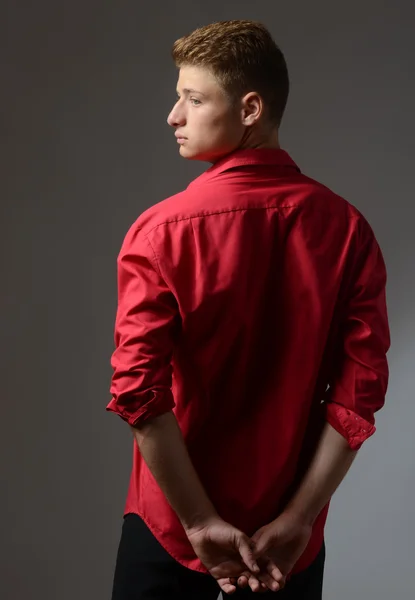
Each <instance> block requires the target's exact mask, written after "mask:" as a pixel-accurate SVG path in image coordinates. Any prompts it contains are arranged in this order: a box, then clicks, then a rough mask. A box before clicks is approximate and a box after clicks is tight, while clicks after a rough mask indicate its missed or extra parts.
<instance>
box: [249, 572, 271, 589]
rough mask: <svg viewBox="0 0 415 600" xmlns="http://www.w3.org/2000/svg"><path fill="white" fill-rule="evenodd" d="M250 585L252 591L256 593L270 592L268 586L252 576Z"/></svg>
mask: <svg viewBox="0 0 415 600" xmlns="http://www.w3.org/2000/svg"><path fill="white" fill-rule="evenodd" d="M248 583H249V587H250V588H251V590H252V591H253V592H255V593H263V592H266V591H268V588H267V586H266V585H265V584H264V583H262V582H261V581H259V580H258V579H257V578H256V577H255V576H254V575H251V576H250V578H249V581H248Z"/></svg>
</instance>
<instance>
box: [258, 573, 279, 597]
mask: <svg viewBox="0 0 415 600" xmlns="http://www.w3.org/2000/svg"><path fill="white" fill-rule="evenodd" d="M258 578H259V580H260V582H261V585H262V586H264V588H265V589H266V590H271V592H278V590H280V589H281V586H280V583H279V582H278V581H275V579H273V578H272V577H271V575H270V574H269V573H260V574H259V575H258Z"/></svg>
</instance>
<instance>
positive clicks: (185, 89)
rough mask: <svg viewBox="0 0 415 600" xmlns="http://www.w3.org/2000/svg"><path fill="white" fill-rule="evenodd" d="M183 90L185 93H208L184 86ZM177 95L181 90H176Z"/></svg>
mask: <svg viewBox="0 0 415 600" xmlns="http://www.w3.org/2000/svg"><path fill="white" fill-rule="evenodd" d="M183 92H184V93H185V94H200V95H201V96H205V95H206V94H203V93H202V92H199V91H198V90H194V89H193V88H184V89H183ZM176 93H177V95H179V90H176Z"/></svg>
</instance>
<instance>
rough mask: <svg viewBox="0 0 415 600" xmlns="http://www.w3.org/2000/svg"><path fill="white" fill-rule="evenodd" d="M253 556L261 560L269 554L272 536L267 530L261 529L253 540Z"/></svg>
mask: <svg viewBox="0 0 415 600" xmlns="http://www.w3.org/2000/svg"><path fill="white" fill-rule="evenodd" d="M251 543H252V548H253V554H254V557H255V558H259V557H260V556H262V555H263V554H265V553H266V552H267V550H268V549H269V547H270V546H271V535H270V532H269V531H267V529H261V530H259V531H257V533H255V534H254V535H253V536H252V538H251Z"/></svg>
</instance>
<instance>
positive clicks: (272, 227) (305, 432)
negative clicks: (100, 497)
mask: <svg viewBox="0 0 415 600" xmlns="http://www.w3.org/2000/svg"><path fill="white" fill-rule="evenodd" d="M173 56H174V59H175V62H176V65H177V66H178V68H179V69H180V73H179V80H178V86H177V93H178V99H177V102H176V104H175V105H174V107H173V109H172V111H171V113H170V115H169V117H168V123H169V125H171V126H172V127H173V128H174V130H175V135H176V137H177V143H178V145H179V152H180V154H181V156H183V157H185V158H188V159H192V160H203V161H208V162H210V163H212V166H211V167H210V168H209V169H208V170H207V171H206V172H205V173H203V174H202V175H201V176H200V177H198V178H197V179H196V180H195V181H193V182H192V183H191V184H190V185H189V187H188V188H187V189H186V190H185V191H183V192H181V193H179V194H177V195H175V196H173V197H171V198H168V199H167V200H165V201H164V202H161V203H160V204H157V205H156V206H154V207H152V208H151V209H149V210H147V211H146V212H145V213H144V214H143V215H141V217H140V218H139V219H138V220H137V221H136V223H135V224H134V225H133V226H132V228H131V229H130V230H129V232H128V234H127V236H126V238H125V240H124V243H123V246H122V249H121V252H120V255H119V258H118V269H119V270H118V286H119V304H118V311H117V318H116V334H115V340H116V350H115V352H114V354H113V358H112V365H113V368H114V374H113V380H112V386H111V392H112V400H111V402H110V403H109V405H108V410H111V411H113V412H115V413H117V414H118V415H120V417H121V418H122V419H124V420H125V421H126V422H127V423H129V425H130V426H131V428H132V431H133V433H134V438H135V441H134V461H133V469H132V474H131V481H130V486H129V491H128V497H127V503H126V507H125V519H124V525H123V532H122V536H121V541H120V546H119V551H118V558H117V565H116V572H115V578H114V588H113V600H127V599H128V600H133V599H134V600H138V599H144V598H145V599H164V598H165V599H167V598H176V597H177V598H182V599H186V598H187V599H190V598H192V599H197V600H204V599H206V600H208V599H212V600H214V599H215V598H216V597H217V595H218V593H219V589H220V588H221V589H222V591H223V592H224V593H225V594H226V593H228V594H232V593H233V594H235V597H239V596H245V595H251V594H252V592H260V591H266V590H268V589H270V590H275V591H278V593H279V595H280V596H279V597H281V599H285V600H300V599H307V600H317V599H320V598H321V589H322V579H323V567H324V535H323V534H324V525H325V521H326V516H327V511H328V505H329V502H330V498H331V496H332V495H333V493H334V492H335V490H336V488H337V487H338V485H339V484H340V482H341V481H342V479H343V478H344V476H345V474H346V472H347V471H348V469H349V467H350V465H351V464H352V461H353V459H354V457H355V455H356V452H357V451H358V449H359V447H360V446H361V445H362V443H363V442H364V441H365V440H366V439H367V438H368V437H369V436H370V435H372V434H373V432H374V431H375V427H374V413H375V412H376V411H377V410H378V409H379V408H381V407H382V405H383V403H384V398H385V392H386V387H387V379H388V368H387V361H386V352H387V350H388V347H389V331H388V320H387V312H386V303H385V280H386V274H385V266H384V262H383V259H382V254H381V251H380V249H379V246H378V244H377V242H376V239H375V237H374V234H373V232H372V230H371V228H370V226H369V225H368V223H367V221H366V220H365V219H364V217H363V216H362V215H361V214H360V213H359V212H358V210H357V209H356V208H354V207H353V206H352V205H350V204H349V203H348V202H347V201H345V200H344V199H342V198H340V197H339V196H337V195H336V194H335V193H333V192H332V191H330V190H329V189H327V188H326V187H324V186H323V185H321V184H319V183H317V182H316V181H314V180H312V179H310V178H309V177H306V176H305V175H303V174H302V173H301V172H300V169H299V168H298V167H297V165H296V164H295V163H294V161H293V160H292V159H291V158H290V157H289V156H288V154H287V153H286V152H285V151H284V150H282V149H281V148H280V145H279V139H278V129H279V125H280V122H281V118H282V115H283V112H284V108H285V105H286V101H287V96H288V88H289V81H288V74H287V68H286V63H285V60H284V57H283V54H282V53H281V51H280V50H279V48H278V47H277V46H276V45H275V43H274V41H273V40H272V38H271V36H270V34H269V33H268V31H267V30H266V29H265V28H264V27H263V26H262V25H261V24H259V23H255V22H249V21H230V22H222V23H215V24H212V25H209V26H206V27H202V28H200V29H198V30H196V31H194V32H193V33H191V34H190V35H188V36H186V37H184V38H182V39H180V40H178V41H177V42H176V43H175V44H174V47H173ZM218 584H219V587H218Z"/></svg>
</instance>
